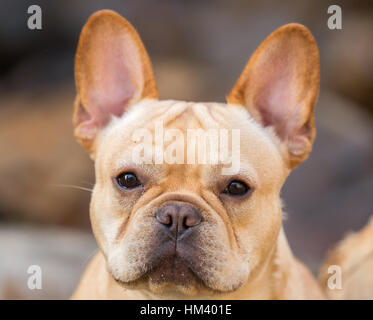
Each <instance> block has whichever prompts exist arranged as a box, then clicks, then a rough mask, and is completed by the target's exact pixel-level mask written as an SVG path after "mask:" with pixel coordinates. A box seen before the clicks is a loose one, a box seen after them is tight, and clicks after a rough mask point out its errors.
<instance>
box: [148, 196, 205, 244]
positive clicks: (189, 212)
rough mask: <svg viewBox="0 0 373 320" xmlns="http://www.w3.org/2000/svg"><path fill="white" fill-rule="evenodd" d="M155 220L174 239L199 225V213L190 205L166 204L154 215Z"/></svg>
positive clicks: (200, 216) (200, 219)
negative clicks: (165, 228)
mask: <svg viewBox="0 0 373 320" xmlns="http://www.w3.org/2000/svg"><path fill="white" fill-rule="evenodd" d="M155 217H156V218H157V220H158V221H159V222H160V223H161V224H163V225H164V226H166V227H167V229H168V230H169V232H171V233H172V234H173V235H174V236H175V238H177V237H180V236H181V235H182V234H183V233H184V232H185V231H186V230H188V229H190V228H192V227H195V226H197V225H199V224H200V223H201V221H202V215H201V213H200V212H199V211H198V210H197V209H196V208H195V207H194V206H192V205H190V204H187V203H185V204H178V203H167V204H165V205H163V206H162V207H161V208H159V209H158V210H157V212H156V213H155Z"/></svg>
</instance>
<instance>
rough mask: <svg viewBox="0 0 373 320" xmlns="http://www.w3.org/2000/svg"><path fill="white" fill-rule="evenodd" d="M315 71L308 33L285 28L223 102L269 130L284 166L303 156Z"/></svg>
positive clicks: (311, 129)
mask: <svg viewBox="0 0 373 320" xmlns="http://www.w3.org/2000/svg"><path fill="white" fill-rule="evenodd" d="M319 69H320V67H319V52H318V49H317V45H316V42H315V39H314V38H313V36H312V35H311V33H310V31H309V30H308V29H307V28H306V27H304V26H302V25H299V24H288V25H285V26H283V27H281V28H279V29H277V30H276V31H274V32H273V33H272V34H271V35H270V36H269V37H268V38H267V39H266V40H264V41H263V43H262V44H261V45H260V46H259V47H258V49H257V50H256V51H255V52H254V54H253V55H252V56H251V58H250V60H249V62H248V63H247V65H246V67H245V69H244V70H243V72H242V74H241V76H240V78H239V79H238V81H237V83H236V84H235V86H234V88H233V89H232V91H231V92H230V94H229V96H228V97H227V101H228V103H230V104H239V105H243V106H245V107H246V109H247V110H248V111H249V112H250V114H251V115H252V116H253V117H254V118H255V119H256V120H258V121H259V122H260V123H261V124H262V125H263V126H264V127H267V126H271V127H273V128H274V130H275V132H276V133H277V135H278V137H279V138H280V139H281V141H282V142H283V143H284V144H285V148H284V149H285V150H286V152H285V154H284V156H285V158H286V161H287V163H288V164H289V167H290V168H294V167H296V166H297V165H298V164H299V163H301V162H302V161H304V160H305V159H306V158H307V157H308V154H309V152H310V151H311V148H312V143H313V141H314V138H315V126H314V115H313V109H314V106H315V103H316V100H317V97H318V92H319V78H320V71H319Z"/></svg>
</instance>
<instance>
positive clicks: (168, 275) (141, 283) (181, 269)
mask: <svg viewBox="0 0 373 320" xmlns="http://www.w3.org/2000/svg"><path fill="white" fill-rule="evenodd" d="M112 276H113V275H112ZM113 278H114V280H115V281H116V282H117V283H119V284H120V285H121V286H123V287H124V288H126V289H130V290H148V291H149V292H151V293H153V294H156V295H164V296H168V295H171V296H178V295H180V296H195V295H197V294H201V293H204V294H219V293H222V292H219V291H217V290H216V289H212V288H210V287H209V286H208V285H206V284H205V282H204V281H203V279H202V278H201V277H199V276H198V275H197V274H196V273H195V272H194V271H193V270H192V268H190V267H189V266H188V263H187V262H185V261H183V260H182V259H181V258H180V257H178V256H173V257H168V258H167V259H165V260H164V261H162V262H161V263H160V264H159V265H158V266H156V267H154V268H152V269H150V270H149V271H147V272H145V273H144V274H142V275H140V276H139V277H138V278H137V279H135V280H132V281H128V282H125V281H122V280H120V279H118V278H116V277H114V276H113Z"/></svg>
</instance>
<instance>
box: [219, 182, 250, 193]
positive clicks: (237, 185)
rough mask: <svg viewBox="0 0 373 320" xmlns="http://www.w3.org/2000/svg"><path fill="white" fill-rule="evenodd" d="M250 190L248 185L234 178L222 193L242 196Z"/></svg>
mask: <svg viewBox="0 0 373 320" xmlns="http://www.w3.org/2000/svg"><path fill="white" fill-rule="evenodd" d="M249 190H250V188H249V186H248V185H247V184H246V183H245V182H242V181H238V180H234V181H232V182H230V183H229V184H228V186H227V188H226V189H225V190H224V193H226V194H228V195H231V196H243V195H245V194H246V193H247V192H248V191H249Z"/></svg>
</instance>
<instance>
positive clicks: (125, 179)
mask: <svg viewBox="0 0 373 320" xmlns="http://www.w3.org/2000/svg"><path fill="white" fill-rule="evenodd" d="M116 180H117V183H118V185H119V187H121V188H124V189H133V188H136V187H138V186H139V185H141V183H140V181H139V179H137V177H136V175H135V174H133V173H131V172H123V173H121V174H120V175H119V176H118V177H116Z"/></svg>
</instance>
